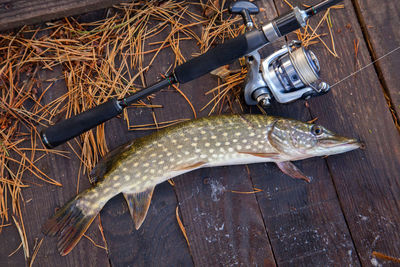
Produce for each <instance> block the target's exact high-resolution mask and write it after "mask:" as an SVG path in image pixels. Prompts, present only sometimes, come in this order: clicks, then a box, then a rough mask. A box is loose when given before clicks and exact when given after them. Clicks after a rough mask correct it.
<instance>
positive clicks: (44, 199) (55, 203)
mask: <svg viewBox="0 0 400 267" xmlns="http://www.w3.org/2000/svg"><path fill="white" fill-rule="evenodd" d="M38 76H39V77H38V79H39V80H41V81H45V80H48V79H52V78H58V77H60V76H62V72H61V68H55V69H54V70H53V71H49V70H43V71H39V72H38ZM42 86H43V87H42V89H43V88H46V87H47V86H49V83H48V82H43V83H42ZM65 92H66V86H65V83H64V81H63V80H58V81H56V82H55V83H54V84H53V86H52V90H50V91H49V92H48V93H47V94H45V96H44V98H43V101H44V102H46V103H47V102H50V101H51V100H53V99H55V98H57V97H58V96H60V95H62V94H63V93H65ZM39 93H40V92H39ZM25 142H29V143H30V140H28V141H25ZM74 143H75V141H72V142H71V144H74ZM57 149H60V150H64V151H70V153H72V152H71V150H70V149H69V147H68V145H67V144H64V145H62V146H60V147H59V148H57ZM75 149H77V147H76V146H75ZM28 156H29V155H28ZM68 156H69V158H64V157H60V156H56V155H52V154H49V155H48V156H46V157H44V158H43V159H41V160H40V161H39V162H37V164H36V166H37V167H38V168H40V169H41V170H42V171H43V172H44V173H46V174H47V175H48V176H49V177H51V178H53V179H55V180H56V181H59V182H60V183H62V185H63V186H62V187H57V186H54V185H49V184H47V183H43V182H40V181H39V180H38V179H35V178H33V177H29V176H28V177H27V184H29V185H31V186H30V187H29V188H25V190H24V191H23V193H22V194H23V198H24V200H25V204H24V205H21V208H22V216H23V219H24V225H25V229H26V234H27V240H28V244H29V249H30V253H31V254H32V250H33V247H34V245H35V240H37V241H39V240H40V239H41V238H43V237H44V236H43V234H42V233H41V225H43V223H44V222H45V221H46V220H47V219H48V218H49V217H50V216H51V215H52V214H54V211H55V209H56V208H59V207H61V206H62V205H63V204H64V203H65V202H67V201H68V200H69V199H70V198H72V197H73V196H74V195H75V194H76V192H77V184H78V180H77V178H78V173H79V170H80V166H79V165H80V161H79V159H78V158H77V157H76V156H74V155H73V154H69V155H68ZM10 167H11V168H12V169H13V170H14V171H15V170H17V169H18V166H14V165H11V166H10ZM89 186H90V185H89V181H88V179H87V178H86V177H85V176H83V175H82V174H81V179H80V182H79V188H81V189H85V188H88V187H89ZM97 225H98V221H97V219H96V220H95V221H94V223H93V225H92V226H91V227H90V228H89V229H88V231H87V233H86V235H87V236H89V237H90V238H91V239H93V240H94V241H95V242H96V243H97V244H102V243H103V241H102V238H101V235H100V232H99V229H98V227H97ZM12 228H13V229H7V228H6V229H5V230H6V232H5V233H2V234H1V235H0V238H1V242H0V251H1V252H0V262H1V263H8V264H7V265H8V266H24V265H25V260H24V254H23V250H22V248H21V249H20V250H19V251H18V253H17V254H15V255H13V256H11V257H8V255H9V254H10V253H11V252H12V251H14V250H15V249H16V248H17V247H18V245H19V244H20V243H21V239H20V237H19V235H16V236H12V237H10V234H11V233H13V232H15V230H14V229H15V226H12ZM10 230H11V231H10ZM3 234H6V235H5V236H3ZM14 234H15V233H14ZM81 241H82V242H80V244H79V245H78V246H77V247H76V248H77V249H76V250H74V251H73V252H71V253H70V255H71V257H62V256H60V254H59V253H58V251H57V249H56V244H57V240H56V238H45V239H44V241H43V243H42V246H41V248H40V250H39V253H38V254H37V256H36V259H35V262H34V264H35V265H36V266H108V265H109V260H108V257H107V253H106V252H105V251H104V250H103V249H100V248H97V247H95V246H94V245H93V244H92V243H91V242H90V241H89V240H88V239H87V238H82V240H81ZM9 242H10V243H9ZM15 242H16V243H15Z"/></svg>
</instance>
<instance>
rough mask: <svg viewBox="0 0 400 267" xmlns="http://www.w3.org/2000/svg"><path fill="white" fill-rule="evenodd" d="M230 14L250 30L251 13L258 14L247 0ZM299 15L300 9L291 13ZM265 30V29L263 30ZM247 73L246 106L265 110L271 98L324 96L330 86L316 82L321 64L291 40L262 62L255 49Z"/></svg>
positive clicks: (250, 55) (249, 56) (283, 99)
mask: <svg viewBox="0 0 400 267" xmlns="http://www.w3.org/2000/svg"><path fill="white" fill-rule="evenodd" d="M229 11H230V12H231V13H232V14H240V15H241V16H242V17H243V21H244V23H245V25H246V29H247V30H248V31H249V30H251V29H252V28H253V26H254V23H253V21H252V19H251V17H250V14H256V13H258V11H259V10H258V7H257V6H256V5H255V4H253V3H251V2H247V1H239V2H235V3H233V4H232V5H231V6H230V8H229ZM294 12H297V14H298V15H299V16H301V15H302V14H301V10H294ZM263 30H264V29H263ZM246 64H247V67H248V74H247V77H246V84H245V88H244V98H245V101H246V104H248V105H257V104H260V105H261V106H263V107H266V106H268V105H270V104H271V100H272V98H274V99H275V100H276V101H277V102H279V103H289V102H292V101H294V100H297V99H300V98H301V99H308V98H310V97H313V96H319V95H323V94H325V93H327V92H328V91H329V89H330V86H329V85H328V84H327V83H326V82H323V81H319V79H320V76H319V73H320V65H319V61H318V59H317V57H316V56H315V54H314V53H313V52H312V51H311V50H309V49H306V48H304V47H303V46H302V45H301V42H300V41H291V42H290V43H288V44H286V45H284V46H283V47H282V49H280V50H278V51H276V52H274V53H273V54H271V55H270V56H268V57H267V58H265V59H261V57H260V53H259V52H258V51H257V50H256V51H253V52H252V53H250V54H248V55H247V56H246Z"/></svg>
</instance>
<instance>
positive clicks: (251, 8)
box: [229, 1, 260, 30]
mask: <svg viewBox="0 0 400 267" xmlns="http://www.w3.org/2000/svg"><path fill="white" fill-rule="evenodd" d="M258 12H260V10H259V8H258V7H257V6H256V5H255V4H253V3H251V2H248V1H238V2H234V3H232V4H231V5H230V6H229V13H231V14H239V15H241V16H242V18H243V21H244V24H245V25H246V28H247V29H248V30H251V29H252V28H253V27H254V22H253V19H252V18H251V16H250V15H251V14H257V13H258Z"/></svg>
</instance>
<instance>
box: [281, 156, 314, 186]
mask: <svg viewBox="0 0 400 267" xmlns="http://www.w3.org/2000/svg"><path fill="white" fill-rule="evenodd" d="M276 165H278V168H279V169H280V170H281V171H282V172H283V173H284V174H287V175H289V176H290V177H292V178H296V179H302V180H304V181H306V182H308V183H309V182H311V178H310V177H308V176H306V175H305V174H303V173H302V171H300V169H299V168H297V167H296V165H294V164H293V163H292V162H290V161H283V162H276Z"/></svg>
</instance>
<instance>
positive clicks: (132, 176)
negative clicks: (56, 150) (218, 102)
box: [43, 115, 360, 255]
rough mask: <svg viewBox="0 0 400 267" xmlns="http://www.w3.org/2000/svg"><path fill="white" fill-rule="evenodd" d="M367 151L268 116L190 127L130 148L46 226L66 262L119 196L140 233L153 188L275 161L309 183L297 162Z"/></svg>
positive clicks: (101, 168)
mask: <svg viewBox="0 0 400 267" xmlns="http://www.w3.org/2000/svg"><path fill="white" fill-rule="evenodd" d="M359 147H360V143H359V142H357V140H355V139H348V138H345V137H340V136H337V135H336V134H334V133H332V132H331V131H329V130H327V129H325V128H324V127H322V126H318V125H314V124H309V123H303V122H300V121H296V120H292V119H283V118H279V117H272V116H264V115H220V116H214V117H207V118H201V119H197V120H191V121H187V122H184V123H181V124H179V125H176V126H174V127H170V128H166V129H163V130H160V131H158V132H155V133H153V134H151V135H149V136H146V137H143V138H140V139H136V140H134V141H131V142H130V143H128V144H125V145H123V146H121V147H119V148H117V149H115V150H113V151H112V152H110V153H109V154H108V155H107V156H106V157H105V158H103V159H102V160H101V161H100V162H99V163H98V164H97V165H96V167H95V169H94V170H93V172H92V173H93V176H95V178H96V180H97V181H98V182H97V184H96V186H95V187H93V188H90V189H87V190H86V191H84V192H82V193H80V194H79V195H77V196H76V197H75V198H73V199H72V200H71V201H70V202H68V203H67V204H66V205H65V206H64V207H63V208H62V209H60V210H59V211H58V212H57V213H56V214H55V215H54V216H53V217H52V218H51V219H49V220H48V221H47V223H46V224H45V225H44V226H43V232H44V233H45V234H49V235H57V234H58V235H59V242H58V245H57V246H58V249H59V251H60V253H61V255H66V254H67V253H68V252H69V251H70V250H71V249H72V248H73V247H74V246H75V245H76V243H77V242H78V241H79V240H80V238H81V236H82V235H83V233H84V232H85V231H86V229H87V228H88V227H89V225H90V223H91V222H92V221H93V219H94V217H95V216H96V215H97V214H98V213H99V212H100V210H101V209H102V208H103V206H104V205H105V204H106V203H107V201H109V200H110V199H111V198H112V197H114V196H115V195H117V194H119V193H123V194H124V196H125V198H126V200H127V203H128V207H129V211H130V213H131V215H132V218H133V220H134V223H135V226H136V229H138V228H139V227H140V226H141V224H142V223H143V221H144V219H145V217H146V214H147V210H148V208H149V205H150V201H151V198H152V194H153V190H154V187H155V186H156V185H157V184H159V183H162V182H164V181H166V180H167V179H170V178H173V177H176V176H178V175H181V174H183V173H186V172H189V171H193V170H195V169H198V168H203V167H215V166H225V165H235V164H249V163H258V162H276V163H277V165H278V167H279V168H280V169H281V170H282V171H283V172H284V173H286V174H288V175H289V176H292V177H294V178H300V179H304V180H306V181H310V179H309V178H308V177H307V176H305V175H304V174H303V173H302V172H301V171H300V170H299V169H297V167H296V166H295V165H293V164H292V163H291V162H290V161H291V160H299V159H305V158H309V157H313V156H323V155H331V154H337V153H342V152H346V151H349V150H353V149H356V148H359Z"/></svg>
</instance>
